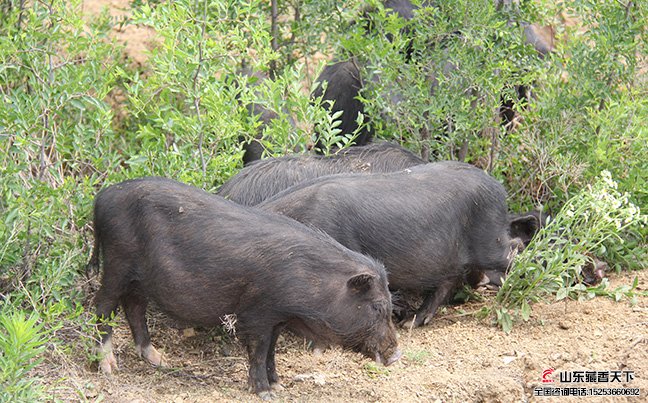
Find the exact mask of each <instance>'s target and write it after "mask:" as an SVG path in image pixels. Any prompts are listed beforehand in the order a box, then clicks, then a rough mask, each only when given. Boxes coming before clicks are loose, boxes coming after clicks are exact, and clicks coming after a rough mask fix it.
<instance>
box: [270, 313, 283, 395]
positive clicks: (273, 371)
mask: <svg viewBox="0 0 648 403" xmlns="http://www.w3.org/2000/svg"><path fill="white" fill-rule="evenodd" d="M283 328H284V326H283V325H279V326H275V328H274V329H272V339H270V348H269V349H268V358H267V360H266V370H267V372H268V382H269V383H270V388H271V389H272V390H276V391H279V390H283V387H282V386H281V384H280V383H279V375H277V367H276V364H275V346H276V345H277V339H278V338H279V334H280V333H281V330H282V329H283Z"/></svg>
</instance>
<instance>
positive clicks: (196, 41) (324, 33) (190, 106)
mask: <svg viewBox="0 0 648 403" xmlns="http://www.w3.org/2000/svg"><path fill="white" fill-rule="evenodd" d="M276 3H277V6H278V7H277V18H276V24H275V25H273V24H272V18H271V15H272V10H271V5H270V4H268V2H265V1H260V0H223V1H212V2H204V1H175V2H134V6H135V7H136V11H134V13H133V17H132V19H131V20H128V21H115V20H113V19H111V18H109V16H108V14H104V15H102V16H101V17H99V18H88V17H83V16H82V12H81V5H80V2H79V1H78V0H75V1H67V2H63V1H55V0H53V1H49V2H22V1H8V0H3V1H0V98H1V102H0V151H1V152H0V212H1V214H0V217H1V220H0V300H2V301H3V304H2V308H0V309H1V311H0V314H1V315H2V321H0V324H1V325H2V327H0V347H1V349H0V361H2V362H4V361H7V360H10V362H11V363H12V364H11V365H8V364H7V365H2V370H0V385H3V386H4V387H5V389H6V390H8V391H9V393H13V396H14V397H16V398H18V397H19V398H21V399H29V398H30V397H32V398H33V397H38V396H41V395H39V394H40V393H43V391H42V390H40V389H39V388H38V387H35V386H34V382H33V380H31V379H30V378H29V377H23V376H22V375H23V372H24V371H25V370H29V368H31V365H35V364H36V363H37V361H34V360H38V359H39V357H41V358H42V356H43V354H68V353H69V351H70V349H71V348H72V347H69V346H68V345H66V344H65V343H63V342H62V340H63V339H64V338H65V337H66V336H69V335H70V333H73V334H76V335H77V336H74V337H77V338H80V340H81V341H82V343H80V345H81V346H83V348H85V349H86V352H87V353H88V354H89V351H90V350H89V347H90V346H91V344H92V338H93V337H94V332H93V331H92V328H91V326H90V325H87V323H89V322H90V321H89V319H90V316H91V315H90V314H89V313H88V312H87V311H86V309H87V308H88V298H89V295H91V290H90V284H91V282H90V281H88V279H87V278H86V276H85V274H84V273H85V269H84V267H85V263H86V261H87V259H88V257H89V254H90V245H91V244H92V242H91V240H92V231H91V225H90V223H91V215H92V213H91V209H92V201H93V197H94V194H95V193H96V192H97V190H98V189H100V188H101V187H102V186H106V185H108V184H112V183H116V182H119V181H122V180H125V179H127V178H133V177H139V176H143V175H162V176H168V177H171V178H175V179H178V180H180V181H184V182H187V183H191V184H194V185H197V186H199V187H202V188H204V189H206V190H209V191H213V190H215V189H216V187H217V186H218V185H219V184H221V183H222V182H224V181H225V180H227V178H229V177H230V176H231V175H234V174H235V173H236V172H237V170H238V169H240V168H241V166H242V164H241V155H242V151H241V144H240V142H239V138H241V137H242V138H245V139H251V138H253V137H255V136H257V134H258V133H260V132H261V133H263V140H262V141H263V142H264V144H265V146H266V148H267V150H268V155H283V154H285V153H289V152H294V151H306V150H307V148H308V147H309V145H311V144H312V142H313V131H314V128H315V127H319V128H323V129H322V131H323V132H325V133H328V140H329V141H330V142H336V141H340V136H341V135H344V133H338V132H337V131H336V124H335V123H334V122H333V121H332V120H331V119H330V117H329V116H328V114H327V113H326V111H325V108H324V107H323V106H321V105H318V103H317V102H315V103H312V102H311V101H310V99H309V97H308V94H309V92H310V91H311V90H312V88H313V82H314V78H315V77H316V76H317V73H318V72H319V71H320V70H321V68H322V67H323V63H324V62H325V61H326V60H330V59H334V60H344V59H346V58H348V57H350V56H356V57H357V58H358V60H360V61H361V64H362V66H363V72H364V77H367V80H366V83H367V86H366V89H365V90H364V91H363V93H362V94H361V95H362V98H363V99H364V100H365V101H366V104H367V114H368V115H369V116H372V117H373V118H372V119H371V120H369V119H365V122H366V124H370V125H371V127H372V128H373V129H374V130H375V132H376V134H377V136H378V137H379V138H382V139H387V140H392V141H398V142H400V143H401V144H403V145H404V146H406V147H408V148H410V149H411V150H413V151H415V152H425V153H430V155H431V158H432V159H448V158H456V157H457V151H458V149H459V148H460V147H461V145H462V144H463V143H464V142H467V144H468V145H469V146H468V153H467V156H466V160H467V161H469V162H471V163H474V164H477V165H479V166H481V167H484V168H486V169H489V170H490V171H491V173H492V174H493V175H494V176H495V177H497V178H498V179H500V180H501V181H502V182H503V183H504V185H505V186H506V188H507V189H508V191H509V194H510V207H511V209H512V210H514V211H524V210H529V209H531V208H534V207H538V206H542V207H543V208H544V209H545V211H547V212H551V213H554V214H556V213H558V212H559V211H560V209H561V208H562V206H563V205H565V204H566V203H567V202H568V201H569V200H581V202H582V203H585V201H583V200H585V199H584V198H583V195H584V194H587V193H588V192H590V191H591V188H592V186H594V187H596V186H597V185H596V184H597V183H599V181H600V178H601V172H602V171H603V170H607V171H609V172H610V173H611V178H612V179H613V180H614V181H616V183H618V192H619V193H618V197H619V198H623V197H625V198H626V199H627V203H632V204H633V205H636V206H638V207H639V208H640V209H641V210H642V211H645V209H646V202H647V201H648V194H647V189H648V186H647V184H646V177H647V176H648V175H647V174H646V172H648V171H647V168H648V167H647V165H648V160H647V159H646V158H645V156H646V155H648V129H647V128H646V125H645V122H646V121H647V118H648V97H647V95H648V94H647V89H648V84H647V81H646V71H647V70H648V67H647V63H646V34H647V32H646V21H648V18H647V17H648V15H647V11H646V5H645V4H644V3H643V2H623V1H616V2H599V1H588V0H570V1H564V2H553V1H552V2H549V1H541V0H538V1H534V2H531V1H523V2H521V4H519V5H517V6H515V7H500V8H498V7H496V6H495V5H494V4H493V2H492V1H486V0H478V1H468V0H452V1H447V2H443V4H441V5H439V6H438V7H435V8H428V9H425V10H423V11H422V12H421V13H420V15H419V18H418V19H417V20H416V21H413V22H411V23H409V25H408V29H407V30H406V32H409V34H407V33H403V32H405V31H404V30H403V28H404V27H405V25H406V22H404V21H403V20H401V19H398V18H396V17H395V16H393V15H388V14H386V13H385V12H384V10H382V9H381V7H380V4H379V2H377V1H370V2H361V1H348V2H344V4H342V3H341V2H336V1H332V0H320V1H318V0H304V1H299V0H292V1H277V2H276ZM367 3H368V4H369V6H373V7H374V8H376V10H375V11H374V13H373V14H372V17H371V18H372V26H373V27H374V28H375V29H374V31H373V33H371V34H368V33H367V32H366V26H367V23H364V22H363V20H362V18H363V10H365V8H366V7H367ZM527 22H535V23H539V24H551V25H553V26H554V28H555V31H556V36H557V40H556V50H555V52H554V53H553V54H551V55H550V56H549V57H547V58H545V59H542V58H539V57H538V56H537V54H536V53H535V51H534V50H533V49H532V48H531V47H530V46H527V45H525V44H524V42H523V40H522V29H523V23H527ZM118 24H140V25H144V26H149V27H151V28H153V29H154V30H155V32H156V34H157V45H156V46H155V47H154V48H153V50H152V51H151V54H150V55H149V57H148V63H147V64H146V65H144V66H134V65H132V64H131V63H130V62H129V60H127V59H124V57H123V53H122V49H121V48H120V46H118V45H117V44H116V43H115V41H114V40H113V39H112V38H111V35H110V31H111V29H112V28H113V27H114V26H115V25H118ZM273 33H275V35H274V36H273ZM386 34H389V37H390V38H391V40H388V39H387V36H388V35H386ZM448 64H450V65H452V66H455V67H456V68H450V69H448V68H445V66H447V65H448ZM243 67H245V69H243ZM244 70H245V71H252V72H255V73H257V74H254V75H249V74H246V73H244V72H243V71H244ZM260 76H261V77H263V76H271V77H272V79H263V78H261V79H259V77H260ZM432 76H434V77H435V78H436V80H437V82H438V85H437V86H436V87H435V88H434V91H432V90H431V84H430V77H432ZM520 84H524V85H528V86H530V87H532V88H533V94H534V96H533V97H532V98H530V99H529V100H528V103H527V104H525V105H521V106H520V107H519V113H520V115H521V116H522V119H521V121H520V123H519V125H518V126H517V128H516V129H515V130H513V131H510V132H507V131H506V130H505V129H504V128H502V126H501V125H500V124H499V121H498V118H497V113H496V112H497V109H498V107H499V105H500V101H501V99H502V98H504V99H508V98H509V97H513V96H514V91H513V88H514V86H515V85H520ZM117 100H119V101H117ZM394 100H397V101H398V102H394ZM252 102H254V103H258V104H260V105H262V106H264V107H265V108H268V109H270V110H272V111H274V112H275V113H277V114H278V115H279V119H276V120H274V121H273V122H272V123H271V124H270V125H268V126H267V127H262V126H261V124H260V122H259V121H258V119H256V118H254V117H250V116H249V114H248V112H247V109H246V107H245V106H246V105H247V104H249V103H252ZM606 183H607V182H606ZM588 186H590V187H588ZM610 186H612V185H610ZM614 186H617V185H616V184H615V185H614ZM626 193H627V195H625V194H626ZM624 195H625V196H624ZM624 200H625V199H624ZM624 205H625V206H628V204H624ZM614 206H615V204H614V203H612V204H610V205H608V206H607V207H606V208H608V210H606V211H608V212H609V209H612V210H614V209H615V207H614ZM577 207H579V208H583V209H585V210H589V208H588V207H587V206H584V205H581V206H577ZM632 211H633V213H632V214H630V213H629V214H630V215H628V216H624V217H623V218H622V219H624V220H625V219H627V220H629V221H628V223H627V225H626V224H624V225H622V226H619V227H618V228H617V227H614V228H612V229H611V231H612V234H613V235H614V236H611V237H609V238H606V242H603V243H601V244H598V243H597V244H596V245H597V250H595V251H593V252H594V253H596V254H597V256H599V257H600V258H602V259H604V260H606V261H608V263H609V264H610V265H611V266H613V267H614V268H615V269H617V270H621V269H640V268H645V266H646V261H647V259H646V242H645V239H646V226H645V215H643V216H642V215H641V214H639V213H638V212H635V210H632ZM558 221H559V222H560V223H562V227H561V228H562V229H560V228H559V229H558V230H559V231H563V232H561V233H565V232H564V228H571V227H570V225H571V221H570V220H568V219H567V220H565V219H564V217H561V218H560V220H558ZM574 228H576V227H574ZM584 228H587V225H586V226H585V227H584ZM606 228H607V227H606ZM551 236H554V237H555V233H554V235H551ZM597 236H598V235H597V232H595V231H589V232H588V231H584V232H581V233H575V232H569V235H568V237H569V239H580V240H583V239H586V237H589V238H587V239H590V238H592V237H594V238H595V237H597ZM620 240H621V241H620ZM552 242H554V241H552ZM574 253H583V251H578V252H574ZM570 256H572V255H570ZM570 256H567V257H565V259H562V260H555V261H554V262H553V263H551V264H550V265H549V268H550V269H551V268H553V269H554V270H555V271H556V273H558V274H557V275H558V276H559V277H560V276H561V273H564V272H566V271H567V270H568V269H574V267H576V266H574V264H573V263H570V262H571V261H570V260H569V257H570ZM572 257H573V256H572ZM552 265H553V266H552ZM546 267H547V265H545V266H544V268H543V269H542V270H545V269H546ZM573 276H576V277H577V276H578V270H575V271H574V273H573ZM570 278H571V277H570ZM522 279H523V277H522ZM570 285H571V282H570V280H565V281H562V282H561V283H560V287H558V288H557V289H556V288H552V287H547V288H542V289H538V291H539V294H538V295H544V297H543V298H548V296H546V295H545V294H546V293H542V292H540V291H546V290H549V291H550V292H549V295H554V294H555V293H556V292H559V291H558V290H559V289H561V288H562V289H563V290H564V289H566V288H567V287H569V286H570ZM511 286H512V287H513V288H514V289H515V284H511ZM536 286H537V284H536ZM521 289H522V288H520V290H521ZM514 293H515V292H514ZM563 294H564V292H563ZM533 300H534V299H533V298H531V299H529V300H528V302H532V301H533ZM524 301H527V300H524ZM500 302H501V301H500ZM528 302H519V303H517V304H518V305H516V306H517V307H518V308H520V307H522V310H523V311H524V312H526V310H527V309H528V308H526V305H525V304H526V303H528ZM502 307H506V308H508V309H509V310H508V311H503V310H502ZM495 310H496V311H497V312H498V315H500V316H501V315H502V313H503V312H509V311H510V306H509V305H506V304H504V305H500V306H499V308H498V307H497V305H496V308H495ZM524 312H523V315H522V316H523V317H524V316H525V315H524ZM509 320H510V318H509ZM78 334H83V335H84V336H78ZM19 336H20V337H22V339H21V340H25V342H24V343H21V345H22V346H23V347H21V348H24V351H19V347H18V346H16V345H15V344H12V343H10V342H9V341H7V340H12V337H13V338H14V339H15V338H16V337H19ZM25 346H26V347H25ZM77 348H78V347H77ZM30 393H31V394H33V395H30Z"/></svg>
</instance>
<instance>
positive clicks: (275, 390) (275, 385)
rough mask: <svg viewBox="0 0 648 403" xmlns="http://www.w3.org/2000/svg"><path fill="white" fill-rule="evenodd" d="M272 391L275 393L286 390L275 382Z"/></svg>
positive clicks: (271, 387)
mask: <svg viewBox="0 0 648 403" xmlns="http://www.w3.org/2000/svg"><path fill="white" fill-rule="evenodd" d="M270 389H272V390H273V391H274V392H281V391H282V390H284V387H283V386H281V384H280V383H279V382H273V383H271V384H270Z"/></svg>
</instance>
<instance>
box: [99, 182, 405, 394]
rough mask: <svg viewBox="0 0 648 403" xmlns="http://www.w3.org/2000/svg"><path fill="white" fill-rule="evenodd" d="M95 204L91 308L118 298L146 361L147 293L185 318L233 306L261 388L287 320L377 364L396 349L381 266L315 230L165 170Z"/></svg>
mask: <svg viewBox="0 0 648 403" xmlns="http://www.w3.org/2000/svg"><path fill="white" fill-rule="evenodd" d="M94 214H95V219H94V227H95V249H94V252H93V257H92V258H91V261H90V265H89V266H92V265H95V266H96V265H98V263H99V256H100V255H101V256H103V278H102V281H101V288H100V289H99V291H98V293H97V295H96V297H95V304H96V314H97V316H98V317H99V318H110V317H111V316H112V315H114V314H115V313H116V311H117V308H118V305H121V306H122V308H123V310H124V313H125V314H126V318H127V319H128V323H129V325H130V328H131V332H132V334H133V338H134V340H135V347H136V349H137V352H138V353H139V354H140V355H142V356H144V358H146V359H147V360H148V361H149V362H150V363H152V364H153V365H163V364H164V359H163V356H162V354H160V353H159V352H158V351H157V350H156V349H155V348H154V347H153V346H152V345H151V341H150V337H149V333H148V329H147V326H146V317H145V313H146V306H147V303H148V302H149V301H154V302H155V304H156V305H157V306H158V307H159V308H160V309H161V310H162V311H163V312H165V313H166V314H167V315H168V316H170V317H171V318H173V319H175V320H176V321H177V322H178V323H180V324H184V325H189V326H205V327H209V326H216V325H220V324H221V323H222V321H223V320H224V318H227V317H229V315H235V317H236V332H237V335H238V337H239V338H240V339H241V341H242V342H243V344H244V345H245V347H246V349H247V354H248V362H249V384H250V387H251V389H252V390H254V391H255V392H256V393H258V394H259V395H260V396H261V397H263V398H267V397H271V388H274V387H275V386H277V387H279V378H278V376H277V372H276V369H275V344H276V342H277V337H278V336H279V333H280V332H281V330H282V329H283V328H284V327H287V328H289V329H292V330H295V331H296V332H297V333H299V334H302V335H304V336H307V337H309V338H311V339H313V340H316V341H318V342H320V343H322V344H339V345H342V346H344V347H346V348H349V349H352V350H354V351H358V352H361V353H363V354H364V355H366V356H369V357H371V358H373V359H376V360H377V361H379V362H382V363H383V364H385V365H389V364H391V363H392V362H394V361H395V360H397V359H398V358H399V356H400V351H399V350H398V346H397V340H396V331H395V328H394V326H393V324H392V321H391V309H392V308H391V299H390V294H389V290H388V288H387V276H386V273H385V269H384V267H383V266H382V265H381V264H379V263H377V262H375V261H374V260H373V259H371V258H369V257H366V256H363V255H361V254H359V253H356V252H352V251H350V250H348V249H346V248H344V247H343V246H342V245H340V244H339V243H337V242H335V241H334V240H333V239H332V238H330V237H329V236H327V235H326V234H324V233H322V232H320V231H316V230H313V229H310V228H307V227H306V226H304V225H302V224H300V223H298V222H296V221H294V220H291V219H289V218H287V217H282V216H280V215H275V214H270V213H267V212H263V211H259V210H256V209H252V208H246V207H243V206H239V205H237V204H235V203H233V202H229V201H227V200H224V199H223V198H221V197H219V196H215V195H212V194H209V193H207V192H204V191H202V190H200V189H197V188H194V187H191V186H188V185H185V184H182V183H179V182H175V181H173V180H169V179H163V178H144V179H137V180H131V181H126V182H123V183H120V184H117V185H113V186H110V187H108V188H105V189H104V190H102V191H101V192H100V193H99V194H98V195H97V197H96V200H95V210H94ZM100 330H101V331H102V332H103V334H104V335H103V337H102V341H101V345H100V349H101V353H102V355H103V358H102V359H101V361H100V364H99V366H100V368H101V369H102V370H103V371H104V372H107V373H110V372H111V371H112V370H113V368H116V364H117V362H116V359H115V356H114V354H113V352H112V329H111V327H110V325H109V324H106V323H103V324H101V327H100Z"/></svg>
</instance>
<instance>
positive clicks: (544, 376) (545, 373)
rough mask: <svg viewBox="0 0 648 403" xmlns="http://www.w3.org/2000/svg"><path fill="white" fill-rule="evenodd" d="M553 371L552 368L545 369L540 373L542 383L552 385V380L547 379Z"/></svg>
mask: <svg viewBox="0 0 648 403" xmlns="http://www.w3.org/2000/svg"><path fill="white" fill-rule="evenodd" d="M554 371H555V369H553V368H549V369H545V370H544V371H542V383H553V382H554V380H553V379H551V378H549V377H550V376H551V374H553V372H554Z"/></svg>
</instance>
